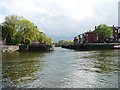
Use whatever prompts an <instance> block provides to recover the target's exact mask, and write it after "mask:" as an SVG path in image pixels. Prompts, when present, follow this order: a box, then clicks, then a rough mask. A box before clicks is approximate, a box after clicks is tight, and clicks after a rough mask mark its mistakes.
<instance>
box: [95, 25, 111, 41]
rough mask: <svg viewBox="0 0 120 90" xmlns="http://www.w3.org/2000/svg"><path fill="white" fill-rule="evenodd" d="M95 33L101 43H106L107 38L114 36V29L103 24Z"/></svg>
mask: <svg viewBox="0 0 120 90" xmlns="http://www.w3.org/2000/svg"><path fill="white" fill-rule="evenodd" d="M95 33H96V34H97V36H98V40H99V42H105V41H106V39H107V38H110V37H111V36H112V29H111V28H110V27H109V26H107V25H105V24H101V25H99V26H98V27H97V28H96V29H95Z"/></svg>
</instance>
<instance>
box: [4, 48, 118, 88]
mask: <svg viewBox="0 0 120 90" xmlns="http://www.w3.org/2000/svg"><path fill="white" fill-rule="evenodd" d="M119 52H120V51H119V50H101V51H75V50H69V49H63V48H59V47H57V48H55V51H53V52H9V53H8V52H5V53H2V75H3V76H2V77H3V78H2V85H3V87H17V88H18V87H24V88H42V87H45V88H117V87H118V56H119V55H118V54H119Z"/></svg>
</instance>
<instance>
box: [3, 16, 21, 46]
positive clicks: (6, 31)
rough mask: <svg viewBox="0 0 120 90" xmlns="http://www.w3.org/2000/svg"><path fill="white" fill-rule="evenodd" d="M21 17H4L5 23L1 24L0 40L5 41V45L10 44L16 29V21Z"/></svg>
mask: <svg viewBox="0 0 120 90" xmlns="http://www.w3.org/2000/svg"><path fill="white" fill-rule="evenodd" d="M21 18H22V17H18V16H16V15H11V16H6V18H5V21H4V22H3V23H2V25H3V26H2V39H6V44H11V43H12V39H13V38H14V36H15V34H16V30H17V28H18V25H17V24H18V21H19V20H20V19H21Z"/></svg>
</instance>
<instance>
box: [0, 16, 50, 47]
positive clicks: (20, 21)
mask: <svg viewBox="0 0 120 90" xmlns="http://www.w3.org/2000/svg"><path fill="white" fill-rule="evenodd" d="M0 29H2V30H1V32H2V39H3V40H6V44H15V45H16V44H31V43H32V42H33V41H37V42H38V41H39V42H40V43H43V42H44V43H46V44H52V39H51V38H48V37H47V36H46V35H45V34H44V33H42V32H40V31H39V29H38V28H37V26H35V25H34V23H32V22H30V21H29V20H27V19H25V18H23V17H22V16H16V15H10V16H6V18H5V21H4V22H3V23H2V24H0ZM1 32H0V33H1Z"/></svg>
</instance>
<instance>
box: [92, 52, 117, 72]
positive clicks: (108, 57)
mask: <svg viewBox="0 0 120 90" xmlns="http://www.w3.org/2000/svg"><path fill="white" fill-rule="evenodd" d="M114 55H117V54H116V53H115V52H114V53H113V52H109V51H99V53H97V54H95V56H93V58H94V59H95V68H98V69H99V71H97V72H98V73H101V74H104V73H110V72H114V71H116V70H118V59H117V58H116V57H117V56H116V57H114Z"/></svg>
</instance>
